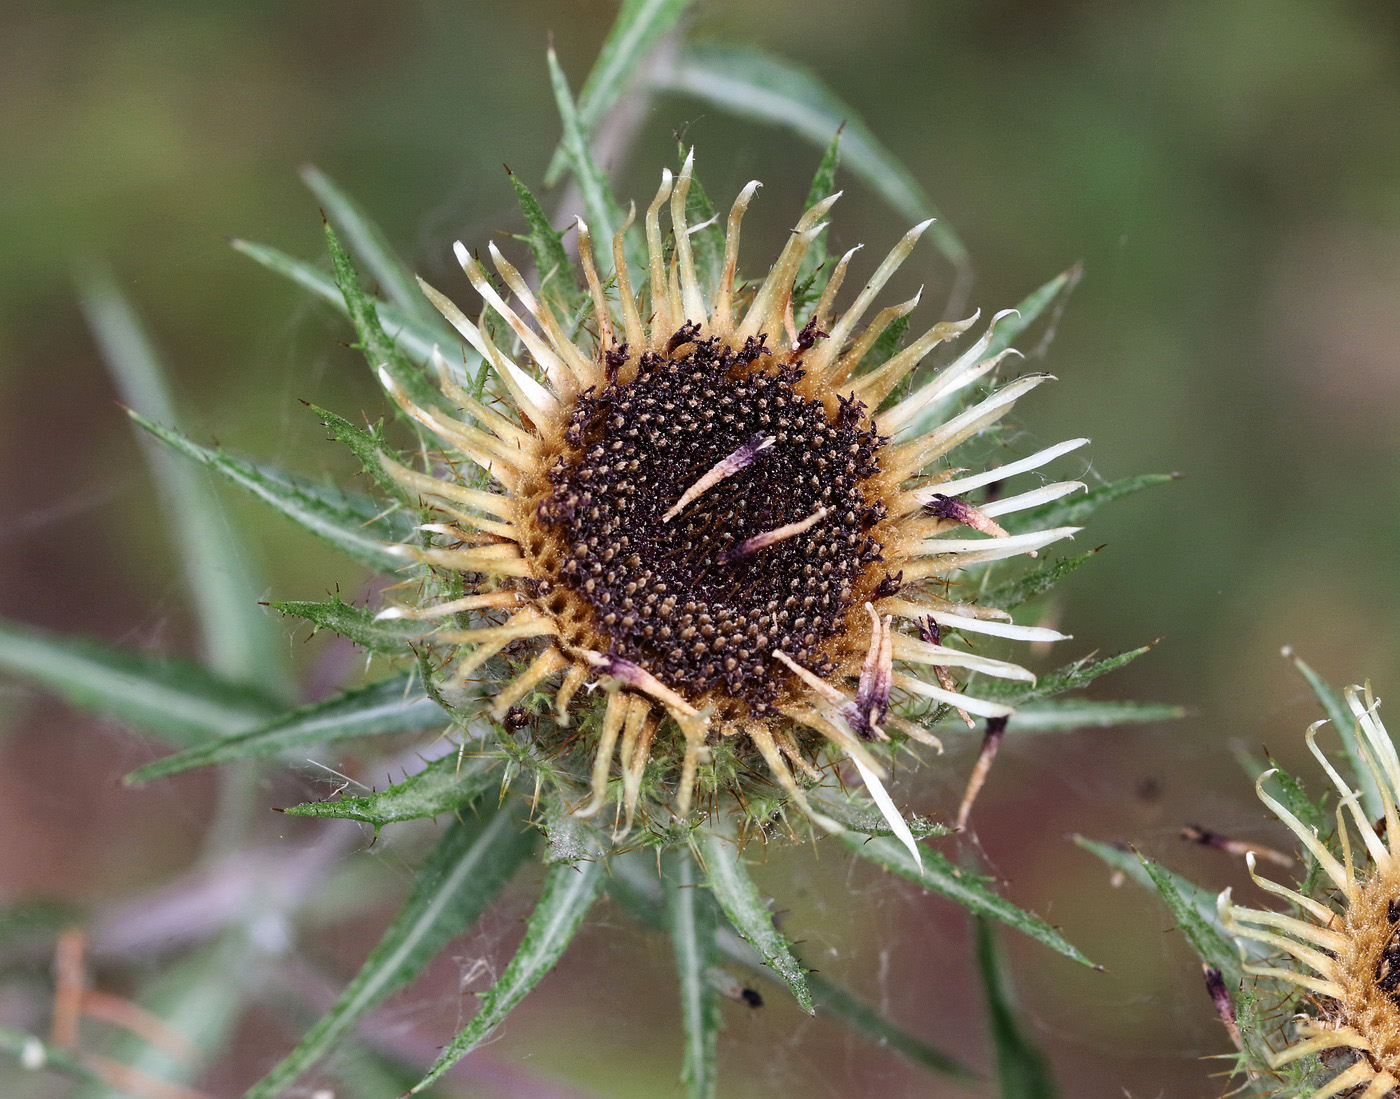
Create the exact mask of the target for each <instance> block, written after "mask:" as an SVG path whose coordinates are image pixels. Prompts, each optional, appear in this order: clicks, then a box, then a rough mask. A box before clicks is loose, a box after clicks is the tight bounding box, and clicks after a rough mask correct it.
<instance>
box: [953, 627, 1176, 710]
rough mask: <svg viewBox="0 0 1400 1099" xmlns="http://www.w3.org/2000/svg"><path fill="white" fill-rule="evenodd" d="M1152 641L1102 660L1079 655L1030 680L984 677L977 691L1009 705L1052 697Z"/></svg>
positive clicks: (1119, 663)
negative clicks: (1032, 680)
mask: <svg viewBox="0 0 1400 1099" xmlns="http://www.w3.org/2000/svg"><path fill="white" fill-rule="evenodd" d="M1156 644H1157V643H1156V642H1155V641H1154V642H1152V644H1151V645H1143V646H1142V647H1141V648H1138V649H1130V650H1129V651H1128V652H1123V653H1118V654H1117V655H1116V656H1108V657H1104V659H1102V660H1094V659H1093V658H1092V657H1091V656H1086V657H1082V658H1081V659H1079V660H1074V661H1071V662H1070V663H1068V664H1066V665H1065V666H1064V667H1062V668H1059V669H1057V670H1056V671H1053V672H1051V673H1050V674H1049V675H1042V676H1041V677H1040V678H1038V679H1037V680H1036V681H1035V682H1034V683H1012V682H1000V681H998V682H991V681H988V682H987V683H986V684H985V685H984V686H983V687H982V688H981V694H983V695H984V696H986V697H988V698H996V699H997V700H999V701H1003V700H1004V701H1007V702H1010V703H1012V704H1013V705H1020V704H1021V703H1023V702H1034V701H1037V700H1040V699H1045V698H1053V697H1054V696H1055V695H1059V694H1064V692H1065V691H1073V690H1076V689H1078V688H1080V687H1087V686H1088V685H1089V684H1090V683H1092V682H1093V681H1094V680H1096V679H1098V678H1099V676H1101V675H1107V674H1108V673H1109V672H1115V671H1117V670H1118V669H1119V668H1122V667H1123V666H1125V665H1127V664H1131V663H1132V662H1133V661H1134V660H1136V659H1137V658H1138V657H1140V656H1141V655H1142V654H1143V653H1145V652H1149V651H1150V650H1151V649H1152V648H1153V647H1154V646H1155V645H1156ZM1013 720H1014V719H1013Z"/></svg>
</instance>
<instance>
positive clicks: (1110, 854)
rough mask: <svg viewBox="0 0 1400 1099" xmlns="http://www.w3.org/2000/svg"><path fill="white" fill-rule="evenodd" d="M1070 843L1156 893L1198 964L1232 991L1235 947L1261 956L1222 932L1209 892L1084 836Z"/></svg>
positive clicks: (1250, 943) (1237, 972)
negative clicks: (1216, 974) (1214, 972)
mask: <svg viewBox="0 0 1400 1099" xmlns="http://www.w3.org/2000/svg"><path fill="white" fill-rule="evenodd" d="M1074 842H1075V843H1076V844H1078V845H1079V846H1080V847H1082V848H1084V850H1086V851H1088V852H1090V853H1091V854H1094V855H1097V856H1098V857H1099V858H1100V859H1102V860H1103V861H1104V862H1105V863H1107V864H1108V865H1109V866H1111V867H1112V868H1113V869H1114V870H1119V871H1122V872H1123V874H1124V875H1126V876H1127V877H1129V878H1132V879H1133V881H1135V882H1137V883H1138V884H1139V885H1142V886H1145V887H1146V888H1148V889H1151V890H1152V891H1154V892H1155V893H1157V894H1158V895H1159V896H1160V897H1161V898H1162V900H1163V901H1165V902H1166V905H1167V908H1168V910H1169V911H1170V912H1171V914H1172V917H1173V918H1174V919H1175V920H1176V921H1177V925H1178V926H1179V927H1180V928H1181V930H1182V931H1183V932H1184V933H1185V934H1186V938H1187V941H1188V942H1189V943H1190V944H1191V946H1192V947H1193V948H1194V949H1195V951H1196V953H1197V955H1198V956H1199V957H1200V959H1201V961H1203V962H1205V963H1206V964H1207V965H1211V966H1214V967H1215V968H1216V969H1219V970H1220V972H1221V973H1223V974H1225V975H1226V977H1227V979H1228V982H1229V984H1230V986H1231V987H1232V988H1233V987H1235V986H1237V985H1238V984H1239V981H1240V978H1241V976H1242V971H1241V969H1240V952H1239V947H1241V946H1242V947H1243V948H1244V949H1245V951H1246V952H1247V953H1248V954H1250V955H1251V956H1252V957H1254V958H1259V957H1261V956H1262V953H1261V948H1260V944H1258V943H1256V942H1255V941H1254V940H1253V939H1236V938H1235V937H1234V936H1233V935H1231V934H1230V933H1229V932H1228V931H1226V930H1225V925H1224V924H1222V923H1221V922H1220V910H1219V908H1218V907H1217V903H1216V902H1217V894H1216V893H1215V892H1214V891H1213V890H1210V889H1205V888H1203V887H1202V886H1199V885H1197V884H1196V883H1195V882H1193V881H1191V880H1190V879H1188V878H1184V877H1182V876H1181V875H1180V874H1176V873H1173V872H1172V871H1170V870H1168V869H1167V868H1166V867H1164V866H1162V865H1161V864H1160V863H1157V862H1154V861H1152V860H1151V859H1149V858H1146V857H1145V856H1143V855H1141V854H1139V853H1138V852H1137V851H1135V850H1133V849H1132V848H1124V847H1119V846H1115V845H1114V844H1111V843H1100V842H1099V841H1098V840H1091V839H1088V838H1087V837H1085V836H1075V837H1074Z"/></svg>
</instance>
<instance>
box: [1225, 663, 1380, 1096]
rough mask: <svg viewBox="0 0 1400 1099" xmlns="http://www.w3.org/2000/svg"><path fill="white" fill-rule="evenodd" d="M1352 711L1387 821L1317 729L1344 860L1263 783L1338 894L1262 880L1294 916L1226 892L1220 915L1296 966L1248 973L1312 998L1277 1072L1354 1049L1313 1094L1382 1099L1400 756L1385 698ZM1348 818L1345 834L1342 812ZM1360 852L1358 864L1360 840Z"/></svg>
mask: <svg viewBox="0 0 1400 1099" xmlns="http://www.w3.org/2000/svg"><path fill="white" fill-rule="evenodd" d="M1346 700H1347V704H1348V705H1349V706H1350V708H1351V712H1352V714H1353V715H1355V719H1356V726H1357V731H1358V736H1357V737H1356V746H1357V749H1358V753H1357V754H1358V755H1359V756H1360V761H1361V764H1362V766H1364V767H1365V769H1366V771H1367V772H1368V773H1369V774H1370V776H1371V778H1372V780H1373V781H1374V785H1375V790H1376V791H1377V793H1378V795H1379V799H1380V805H1381V807H1382V809H1383V812H1384V816H1383V818H1382V819H1381V820H1380V821H1378V822H1373V821H1372V820H1371V819H1370V818H1369V817H1368V815H1367V813H1366V811H1365V810H1364V808H1363V807H1362V794H1361V792H1360V791H1359V790H1355V789H1353V788H1352V786H1351V785H1350V784H1349V783H1348V782H1347V781H1346V780H1345V779H1344V778H1343V777H1342V776H1341V774H1340V773H1338V770H1337V768H1336V767H1335V766H1333V764H1332V763H1331V761H1330V760H1329V759H1328V758H1327V756H1326V755H1325V754H1323V752H1322V751H1321V749H1319V748H1318V746H1317V730H1318V728H1319V726H1321V725H1322V724H1324V722H1318V723H1317V724H1316V725H1314V726H1312V728H1310V729H1309V730H1308V733H1307V742H1308V747H1309V748H1310V749H1311V751H1312V753H1313V755H1314V756H1316V757H1317V760H1318V762H1319V763H1321V765H1322V767H1323V770H1325V771H1326V772H1327V775H1328V777H1329V778H1330V779H1331V780H1332V783H1333V784H1334V785H1335V786H1336V788H1337V791H1338V793H1339V794H1340V795H1341V799H1340V802H1339V804H1338V806H1337V842H1338V844H1339V847H1340V852H1341V858H1340V859H1339V858H1337V856H1336V855H1334V854H1333V852H1332V851H1331V850H1329V849H1328V847H1327V846H1326V845H1325V844H1323V842H1322V841H1321V840H1320V839H1319V837H1318V835H1317V833H1316V831H1315V830H1314V829H1312V828H1310V827H1308V826H1307V825H1305V824H1304V823H1303V822H1302V821H1301V820H1299V818H1298V817H1297V816H1296V815H1295V814H1294V813H1292V812H1290V811H1289V809H1287V808H1286V807H1285V806H1284V805H1283V804H1282V803H1281V802H1280V801H1278V800H1277V799H1276V798H1274V797H1272V796H1271V795H1270V794H1268V793H1267V792H1266V791H1265V790H1264V787H1263V783H1264V781H1265V780H1266V779H1267V778H1268V777H1269V775H1271V774H1273V772H1272V771H1269V772H1266V773H1265V774H1264V775H1263V776H1261V777H1260V779H1259V783H1258V791H1259V797H1260V798H1261V800H1263V802H1264V804H1265V805H1267V806H1268V807H1269V809H1270V810H1272V811H1273V813H1274V814H1275V815H1276V816H1277V817H1278V818H1279V820H1281V821H1283V823H1284V824H1286V825H1287V826H1288V827H1289V828H1290V829H1291V830H1292V831H1293V833H1294V834H1295V835H1296V836H1297V837H1298V839H1299V841H1300V842H1301V843H1302V844H1303V846H1304V847H1305V848H1306V849H1307V850H1308V852H1309V853H1310V854H1311V855H1312V857H1313V858H1314V859H1316V860H1317V865H1318V867H1319V868H1320V870H1321V872H1322V874H1324V875H1325V876H1326V878H1327V880H1328V881H1330V883H1331V887H1332V889H1334V890H1335V893H1334V894H1333V897H1334V898H1335V899H1333V898H1324V899H1321V900H1320V899H1317V898H1316V897H1312V896H1305V895H1304V894H1303V893H1302V892H1297V891H1295V890H1292V889H1288V888H1285V887H1284V886H1281V885H1279V884H1277V883H1276V882H1272V881H1269V880H1268V879H1266V878H1262V877H1260V876H1259V875H1258V874H1257V873H1255V860H1254V858H1253V856H1252V855H1251V856H1249V858H1248V861H1249V869H1250V874H1251V876H1252V877H1253V878H1254V881H1255V882H1256V883H1257V884H1258V885H1259V887H1260V888H1261V889H1264V890H1265V891H1267V892H1269V893H1272V894H1273V895H1274V896H1277V897H1280V898H1282V899H1283V900H1285V901H1288V902H1290V903H1291V904H1292V905H1294V906H1296V908H1297V909H1298V910H1299V915H1300V916H1302V917H1304V918H1299V917H1298V916H1291V915H1285V914H1283V913H1279V912H1267V911H1260V910H1258V909H1253V908H1244V907H1241V906H1239V905H1236V904H1234V903H1233V902H1232V901H1231V899H1230V891H1229V890H1228V889H1227V890H1226V891H1225V892H1224V893H1222V894H1221V896H1220V914H1221V919H1222V922H1223V923H1224V925H1225V928H1226V929H1227V930H1228V931H1230V932H1231V933H1233V934H1235V935H1238V936H1242V937H1244V938H1247V939H1252V940H1254V941H1255V942H1257V943H1260V944H1262V945H1263V946H1265V947H1267V948H1269V949H1273V950H1280V951H1283V952H1284V953H1286V954H1288V955H1290V956H1291V957H1292V958H1293V959H1294V960H1295V961H1296V962H1298V963H1301V965H1299V966H1296V967H1295V966H1291V965H1287V966H1285V965H1276V966H1248V965H1247V966H1245V971H1246V972H1248V973H1252V974H1254V975H1256V976H1259V977H1263V978H1266V979H1273V980H1278V981H1282V982H1284V983H1285V984H1286V985H1289V986H1293V987H1295V988H1297V989H1299V990H1301V992H1302V993H1303V995H1304V1004H1305V1010H1304V1011H1303V1013H1302V1014H1301V1015H1299V1017H1298V1018H1297V1019H1296V1020H1295V1022H1294V1024H1293V1030H1294V1033H1295V1034H1296V1040H1295V1041H1294V1042H1293V1043H1292V1044H1290V1045H1288V1046H1286V1047H1284V1048H1283V1049H1281V1050H1277V1051H1275V1052H1273V1053H1272V1055H1271V1057H1270V1061H1271V1064H1272V1066H1273V1067H1275V1068H1279V1067H1282V1066H1283V1065H1287V1064H1289V1063H1291V1062H1294V1061H1297V1060H1299V1059H1300V1058H1304V1057H1308V1056H1310V1055H1313V1054H1330V1053H1345V1054H1350V1056H1348V1057H1347V1058H1346V1061H1345V1063H1344V1065H1343V1066H1342V1067H1341V1068H1340V1070H1339V1071H1337V1072H1336V1074H1335V1075H1334V1076H1332V1077H1331V1079H1330V1080H1329V1081H1328V1082H1327V1083H1326V1084H1325V1085H1323V1086H1322V1087H1321V1088H1320V1089H1319V1090H1317V1091H1315V1092H1313V1093H1312V1096H1313V1099H1326V1097H1327V1096H1333V1095H1340V1094H1342V1093H1347V1094H1349V1095H1357V1096H1362V1097H1364V1099H1382V1097H1383V1096H1388V1095H1391V1094H1393V1092H1394V1090H1395V1089H1397V1088H1400V817H1397V809H1396V806H1397V802H1400V756H1397V755H1396V751H1395V746H1394V744H1392V743H1391V740H1390V737H1389V736H1388V735H1387V734H1386V731H1385V726H1384V725H1382V724H1381V721H1380V719H1379V718H1378V717H1377V716H1376V709H1377V706H1378V703H1377V701H1376V700H1375V699H1374V698H1373V697H1372V696H1371V694H1370V690H1369V688H1367V689H1366V690H1365V691H1364V693H1363V692H1362V691H1361V690H1360V689H1358V688H1356V687H1352V688H1349V689H1348V690H1347V692H1346ZM1347 815H1349V816H1350V818H1351V828H1350V830H1348V826H1347V822H1346V819H1345V818H1346V816H1347ZM1353 835H1355V836H1356V837H1358V838H1359V839H1360V840H1361V844H1362V847H1364V849H1365V850H1364V853H1361V852H1358V853H1357V854H1358V855H1360V856H1361V857H1360V861H1359V862H1358V860H1357V859H1354V858H1353V850H1352V836H1353Z"/></svg>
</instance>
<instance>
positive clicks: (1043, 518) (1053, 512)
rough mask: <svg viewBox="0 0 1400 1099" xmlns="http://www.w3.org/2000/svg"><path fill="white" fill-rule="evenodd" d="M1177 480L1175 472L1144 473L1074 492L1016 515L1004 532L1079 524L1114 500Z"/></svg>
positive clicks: (1177, 475) (1177, 476)
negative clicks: (1081, 491)
mask: <svg viewBox="0 0 1400 1099" xmlns="http://www.w3.org/2000/svg"><path fill="white" fill-rule="evenodd" d="M1179 477H1180V475H1179V474H1176V473H1143V474H1139V475H1138V476H1136V477H1124V478H1123V479H1122V480H1119V481H1109V482H1108V483H1107V484H1103V485H1097V486H1095V487H1094V488H1091V489H1090V490H1089V491H1088V492H1084V493H1074V494H1071V495H1069V496H1064V497H1061V498H1060V499H1058V500H1054V501H1052V502H1051V503H1048V504H1046V505H1044V506H1043V507H1039V508H1034V509H1032V510H1030V511H1026V512H1022V513H1021V514H1019V515H1016V516H1015V517H1014V519H1013V518H1012V517H1010V516H1008V519H1011V520H1012V521H1011V522H1009V523H1008V524H1007V529H1008V530H1010V531H1011V533H1013V534H1015V533H1017V532H1019V531H1023V530H1027V531H1029V530H1048V529H1049V528H1051V527H1060V526H1068V525H1071V524H1074V525H1082V524H1083V523H1084V521H1085V520H1086V519H1088V518H1089V516H1091V515H1093V514H1094V512H1096V511H1098V510H1099V508H1101V507H1103V505H1104V504H1107V503H1111V502H1112V501H1114V500H1121V499H1122V498H1123V497H1124V496H1131V495H1132V494H1133V493H1135V492H1141V491H1142V490H1143V489H1145V488H1151V487H1152V486H1153V485H1165V484H1168V483H1170V482H1172V481H1175V480H1178V479H1179Z"/></svg>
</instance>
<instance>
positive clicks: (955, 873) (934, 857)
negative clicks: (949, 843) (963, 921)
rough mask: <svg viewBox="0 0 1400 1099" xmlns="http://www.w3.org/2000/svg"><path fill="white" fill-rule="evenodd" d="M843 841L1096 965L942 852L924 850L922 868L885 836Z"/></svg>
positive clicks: (953, 898)
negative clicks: (950, 860) (952, 861)
mask: <svg viewBox="0 0 1400 1099" xmlns="http://www.w3.org/2000/svg"><path fill="white" fill-rule="evenodd" d="M840 838H841V840H842V842H844V843H845V844H846V846H847V847H849V848H850V849H851V850H852V851H854V852H855V853H856V854H857V855H859V856H860V857H861V858H863V859H867V860H869V861H870V862H873V863H875V864H876V865H877V866H881V867H884V868H885V869H886V870H889V871H891V872H892V873H895V874H898V875H899V876H900V877H902V878H907V879H908V880H909V881H912V882H914V883H915V884H917V885H921V886H923V888H925V889H927V890H929V891H930V892H933V893H937V894H939V895H940V896H943V897H947V898H948V899H949V900H951V901H955V902H956V903H958V904H960V905H962V906H963V907H964V908H966V909H967V910H968V911H969V912H971V913H972V914H973V915H974V916H986V917H988V918H990V919H994V920H1000V921H1001V922H1002V923H1004V924H1006V926H1007V927H1010V928H1014V929H1015V930H1017V931H1019V932H1021V933H1022V934H1023V935H1029V936H1030V937H1031V938H1032V939H1035V940H1036V941H1037V942H1039V943H1043V944H1044V945H1046V946H1048V947H1049V948H1050V949H1051V950H1055V951H1058V952H1059V953H1061V954H1063V955H1064V956H1065V957H1066V958H1070V959H1072V960H1074V961H1076V962H1079V963H1080V964H1081V965H1093V963H1092V962H1090V961H1089V959H1088V958H1086V957H1084V955H1083V954H1081V953H1080V952H1079V950H1078V948H1076V947H1074V946H1072V945H1071V944H1070V943H1069V942H1067V941H1066V940H1065V938H1064V936H1063V935H1061V934H1060V933H1059V932H1058V931H1056V930H1055V929H1054V928H1053V927H1051V926H1050V925H1049V924H1047V923H1046V922H1045V921H1044V920H1042V919H1040V918H1039V917H1038V916H1033V915H1031V914H1030V913H1029V912H1026V911H1025V910H1023V909H1020V908H1017V907H1016V906H1015V905H1014V904H1012V903H1011V902H1010V901H1008V900H1006V899H1005V898H1003V897H999V896H997V894H996V893H994V892H993V891H992V889H991V886H990V885H989V884H988V879H986V878H984V877H982V876H981V875H978V874H974V873H972V872H971V871H968V870H960V869H959V868H958V867H956V866H954V865H953V864H952V863H951V862H949V861H948V859H947V857H946V856H945V855H943V854H942V853H941V852H939V851H928V850H925V851H924V853H923V860H924V862H923V866H922V867H921V866H919V864H918V863H916V862H915V861H914V857H913V856H912V855H911V854H910V853H909V851H908V850H907V849H906V848H905V847H904V845H903V844H902V843H899V842H898V841H897V840H893V839H887V838H884V837H879V838H875V839H865V838H864V837H862V836H858V835H851V834H849V833H843V834H842V835H841V837H840Z"/></svg>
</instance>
